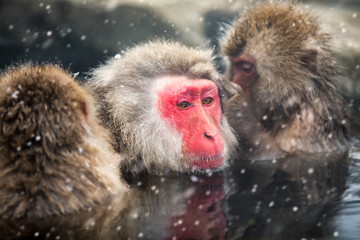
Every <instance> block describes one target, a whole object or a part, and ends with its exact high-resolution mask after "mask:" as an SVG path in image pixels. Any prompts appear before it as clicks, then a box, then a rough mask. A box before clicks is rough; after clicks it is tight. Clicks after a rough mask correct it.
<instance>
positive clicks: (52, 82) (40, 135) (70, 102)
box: [0, 65, 125, 218]
mask: <svg viewBox="0 0 360 240" xmlns="http://www.w3.org/2000/svg"><path fill="white" fill-rule="evenodd" d="M95 112H96V109H95V107H94V103H93V99H92V97H91V96H90V95H89V93H88V92H87V91H85V90H84V89H83V88H81V87H80V86H79V85H78V84H77V83H76V82H75V81H74V79H73V78H72V77H71V76H70V75H69V74H67V73H66V72H65V71H63V70H62V69H60V68H59V67H56V66H52V65H40V66H20V67H16V68H13V69H10V70H8V71H7V72H5V73H3V74H2V75H1V77H0V169H1V170H0V216H1V217H2V218H18V217H45V216H49V215H58V214H66V213H71V212H74V211H78V210H83V209H85V208H88V207H92V206H94V205H95V204H98V203H101V202H102V201H104V200H106V199H107V198H108V197H109V196H111V195H113V194H115V193H117V192H119V191H120V190H123V189H125V188H124V185H123V184H122V183H121V182H120V177H119V175H120V171H119V164H120V159H121V158H120V157H119V155H118V154H116V153H115V152H114V151H113V150H112V147H111V145H110V144H109V142H110V137H109V136H110V135H109V134H108V132H107V131H106V130H105V129H104V128H103V127H101V125H100V124H99V123H100V121H99V119H98V118H97V116H96V115H95Z"/></svg>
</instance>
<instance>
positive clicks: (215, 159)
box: [190, 154, 224, 170]
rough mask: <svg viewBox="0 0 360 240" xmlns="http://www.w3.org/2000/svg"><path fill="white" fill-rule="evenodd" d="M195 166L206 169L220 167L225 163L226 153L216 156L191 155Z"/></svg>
mask: <svg viewBox="0 0 360 240" xmlns="http://www.w3.org/2000/svg"><path fill="white" fill-rule="evenodd" d="M190 159H191V161H192V164H193V166H195V167H197V168H199V169H202V170H205V169H214V168H219V167H221V166H222V165H223V163H224V154H218V155H214V156H191V157H190Z"/></svg>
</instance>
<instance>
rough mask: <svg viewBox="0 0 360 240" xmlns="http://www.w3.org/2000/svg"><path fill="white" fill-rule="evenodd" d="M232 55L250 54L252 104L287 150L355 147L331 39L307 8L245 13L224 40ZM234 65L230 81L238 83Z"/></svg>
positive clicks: (272, 7)
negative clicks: (253, 72)
mask: <svg viewBox="0 0 360 240" xmlns="http://www.w3.org/2000/svg"><path fill="white" fill-rule="evenodd" d="M222 51H223V54H224V55H226V56H232V57H235V56H238V55H240V54H246V55H250V56H252V57H253V58H254V59H255V61H256V68H257V69H256V70H257V74H258V78H257V79H256V80H255V82H254V84H253V85H252V86H251V87H250V94H251V99H250V100H249V102H248V104H249V107H250V108H251V110H252V111H253V113H254V115H255V116H256V118H257V119H258V120H259V121H260V122H261V123H262V125H263V126H264V128H265V129H266V130H267V131H268V133H269V134H270V136H271V137H273V138H274V140H275V141H276V143H277V144H278V145H279V146H280V147H281V148H282V149H284V150H286V151H289V152H293V151H298V150H299V151H304V152H322V151H333V150H336V149H344V148H347V147H349V136H348V129H349V126H348V124H349V110H348V106H347V103H346V102H345V100H344V98H343V96H342V95H343V93H342V92H341V90H340V87H339V81H341V79H342V78H343V76H342V75H341V73H340V71H339V69H340V67H339V63H337V62H336V61H335V59H334V57H333V55H334V54H333V51H332V49H331V36H330V35H329V34H328V33H326V32H324V31H323V30H322V29H321V26H320V25H319V23H318V21H317V19H316V17H315V16H314V15H313V14H311V13H310V11H309V10H308V9H306V8H301V7H299V6H296V5H293V4H291V3H288V2H274V3H271V2H264V3H261V4H258V5H255V6H253V7H252V8H250V9H249V10H247V11H245V12H244V13H243V14H241V16H240V18H239V19H238V21H236V22H235V24H234V26H233V27H231V28H230V29H229V30H228V31H227V33H226V35H225V36H224V39H223V41H222ZM231 68H232V66H231V64H230V61H229V64H228V68H227V77H228V78H229V79H232V77H233V73H232V69H231Z"/></svg>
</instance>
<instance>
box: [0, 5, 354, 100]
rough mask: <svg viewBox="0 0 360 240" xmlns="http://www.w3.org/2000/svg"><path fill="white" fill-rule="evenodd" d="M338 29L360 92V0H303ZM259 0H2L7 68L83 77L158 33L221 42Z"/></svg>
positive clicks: (2, 51)
mask: <svg viewBox="0 0 360 240" xmlns="http://www.w3.org/2000/svg"><path fill="white" fill-rule="evenodd" d="M300 3H301V4H304V5H306V7H309V8H311V9H312V10H313V13H314V14H315V15H317V16H318V17H319V18H320V19H321V20H322V22H323V24H324V27H326V28H328V29H329V31H331V32H332V33H333V35H334V45H335V50H336V52H337V55H338V57H339V67H340V65H344V67H345V71H346V73H347V75H348V76H349V78H348V81H347V82H344V86H346V88H347V89H348V90H349V91H350V92H351V93H352V94H353V95H354V97H355V98H360V2H359V1H357V0H338V1H325V0H324V1H315V0H314V1H300ZM252 4H256V1H255V0H254V1H252V0H206V1H204V0H133V1H132V0H0V68H2V69H4V68H6V67H7V66H10V65H11V64H16V63H25V62H28V61H31V62H35V63H36V62H44V61H45V62H57V63H59V64H61V65H62V66H63V67H64V68H66V69H69V70H70V71H71V72H73V73H74V74H75V75H78V74H79V77H80V78H81V79H84V78H86V72H87V71H89V70H90V69H91V68H94V67H96V66H98V65H99V64H101V63H102V62H104V61H105V60H106V59H107V58H109V57H111V56H114V55H116V54H121V53H122V52H123V51H124V50H126V48H127V47H130V46H133V45H134V44H137V43H139V42H144V41H146V40H148V39H152V38H154V37H157V38H163V39H174V40H177V41H181V42H183V43H185V44H188V45H190V46H194V47H197V46H200V47H203V46H211V47H215V49H216V45H217V39H218V38H219V37H220V36H221V29H223V27H224V24H225V25H226V23H231V22H232V21H233V20H234V19H235V17H236V15H237V14H238V13H239V12H240V13H241V11H242V10H243V9H244V8H246V7H249V6H251V5H252Z"/></svg>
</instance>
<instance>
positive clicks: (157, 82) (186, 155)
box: [88, 40, 236, 175]
mask: <svg viewBox="0 0 360 240" xmlns="http://www.w3.org/2000/svg"><path fill="white" fill-rule="evenodd" d="M220 79H221V75H220V74H219V73H218V72H217V71H216V69H215V67H214V65H213V63H212V57H211V51H207V50H198V49H191V48H188V47H185V46H182V45H180V44H178V43H173V42H168V43H165V42H162V41H159V40H158V41H154V42H149V43H147V44H143V45H140V46H136V47H134V48H133V49H130V50H128V51H127V52H126V53H125V54H124V55H123V56H121V57H120V56H119V55H117V57H115V58H113V59H110V60H109V61H108V62H107V64H105V65H103V66H102V67H100V68H98V69H96V70H95V71H94V72H93V76H92V79H90V81H89V82H88V86H89V89H90V90H91V91H92V93H93V95H94V96H96V98H97V100H98V101H99V102H100V104H101V107H100V110H101V111H100V112H101V114H100V116H101V117H102V120H103V122H104V125H105V126H107V127H108V128H109V129H110V131H111V132H112V134H113V136H114V137H115V139H116V142H115V143H114V147H115V149H116V150H117V151H118V152H124V153H125V154H126V157H125V158H126V160H125V161H124V162H123V165H122V167H121V168H122V171H123V172H125V173H130V175H135V174H137V173H139V172H147V173H151V174H162V173H164V172H167V171H168V170H170V171H180V172H187V171H209V170H218V169H222V168H223V167H224V166H225V165H226V164H227V161H228V158H229V154H230V152H231V149H232V148H233V146H234V145H235V144H236V139H235V136H234V134H233V133H232V130H231V129H230V127H229V125H228V123H227V120H226V118H225V116H224V115H223V114H222V106H221V101H222V99H221V98H222V94H221V87H220V85H219V84H220ZM143 170H145V171H143Z"/></svg>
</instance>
